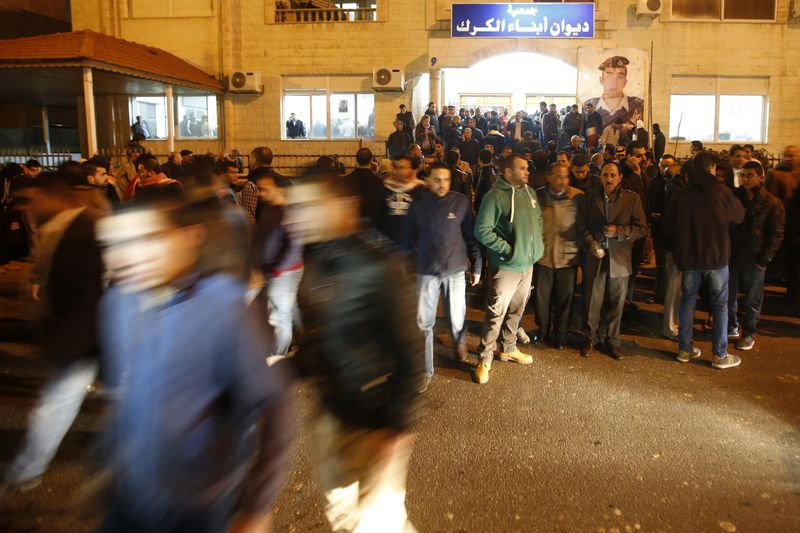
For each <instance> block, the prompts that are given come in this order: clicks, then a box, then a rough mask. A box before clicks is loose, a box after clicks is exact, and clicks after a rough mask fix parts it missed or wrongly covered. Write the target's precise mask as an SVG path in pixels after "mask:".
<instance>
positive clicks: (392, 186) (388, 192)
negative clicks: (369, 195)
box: [378, 178, 427, 244]
mask: <svg viewBox="0 0 800 533" xmlns="http://www.w3.org/2000/svg"><path fill="white" fill-rule="evenodd" d="M383 186H384V194H385V197H384V205H383V210H382V213H381V216H380V218H379V221H378V229H379V230H380V232H381V233H383V234H384V235H386V236H387V237H389V238H390V239H392V240H393V241H394V242H396V243H397V244H401V243H402V242H403V237H404V235H405V232H406V223H407V220H408V210H409V208H410V207H411V202H413V201H414V200H416V199H417V198H419V197H420V196H422V195H423V194H425V193H426V192H427V188H426V187H425V183H424V182H423V181H421V180H418V179H413V180H411V181H409V182H408V183H402V182H398V181H395V180H394V179H392V178H389V179H387V180H386V181H384V182H383Z"/></svg>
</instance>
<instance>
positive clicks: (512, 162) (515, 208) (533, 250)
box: [475, 154, 544, 383]
mask: <svg viewBox="0 0 800 533" xmlns="http://www.w3.org/2000/svg"><path fill="white" fill-rule="evenodd" d="M527 183H528V161H527V160H525V158H523V157H522V156H521V155H519V154H511V155H509V156H508V157H507V158H506V159H505V160H504V161H503V175H502V176H501V177H500V179H498V180H496V181H495V183H494V185H493V186H492V189H491V190H490V191H489V192H488V193H487V194H486V196H484V198H483V202H482V203H481V207H480V210H479V211H478V216H477V219H476V221H475V237H476V238H477V239H478V242H480V243H481V244H482V245H483V246H485V247H486V253H487V256H488V257H489V292H488V295H487V305H486V317H485V318H484V321H483V328H482V330H481V343H480V346H479V347H478V357H479V358H480V361H479V362H478V367H477V368H476V370H475V380H476V381H477V382H478V383H486V382H488V381H489V370H491V368H492V359H493V358H494V351H495V348H496V347H497V339H498V338H499V337H500V335H501V331H502V339H501V343H502V350H501V352H500V360H501V361H514V362H516V363H520V364H523V365H528V364H530V363H532V362H533V358H532V357H531V356H530V355H528V354H525V353H522V352H521V351H520V350H519V348H517V329H518V328H519V324H520V320H521V318H522V313H523V312H524V311H525V305H526V304H527V303H528V297H529V296H530V293H531V278H532V275H533V264H534V263H535V262H536V261H538V260H539V258H540V257H542V254H543V253H544V243H543V241H542V213H541V210H540V209H539V205H538V202H537V200H536V193H535V192H534V191H533V190H532V189H531V188H530V187H528V185H527Z"/></svg>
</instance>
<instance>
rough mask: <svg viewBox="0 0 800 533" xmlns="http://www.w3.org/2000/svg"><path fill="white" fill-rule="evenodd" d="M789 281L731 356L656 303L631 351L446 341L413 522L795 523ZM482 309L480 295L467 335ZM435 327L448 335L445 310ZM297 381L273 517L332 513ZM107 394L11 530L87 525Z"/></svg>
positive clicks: (415, 466)
mask: <svg viewBox="0 0 800 533" xmlns="http://www.w3.org/2000/svg"><path fill="white" fill-rule="evenodd" d="M4 276H8V274H5V275H4ZM5 280H6V281H5V282H4V278H2V277H0V309H2V310H3V312H2V315H3V316H4V317H5V318H6V320H0V340H2V341H4V342H0V434H2V438H0V461H3V462H4V463H5V462H7V461H8V460H10V458H11V457H12V456H13V453H14V450H15V449H16V447H17V446H18V445H19V443H20V441H21V439H22V436H23V435H24V425H25V417H26V413H27V410H28V409H29V407H30V405H31V404H32V402H33V401H34V399H35V397H36V394H37V391H38V389H39V388H40V386H41V384H42V383H43V379H44V377H45V372H44V369H43V366H42V364H41V362H40V361H39V360H38V359H37V357H36V354H35V351H34V350H33V349H32V347H31V343H30V341H29V340H28V339H27V338H25V337H24V336H20V335H19V333H18V332H19V326H20V324H19V323H16V322H13V321H9V320H8V318H9V317H10V316H11V315H13V314H14V312H16V311H15V310H14V308H13V306H14V305H18V303H15V302H18V300H19V299H18V293H17V292H15V291H16V290H17V289H15V288H13V287H12V284H11V283H9V282H8V278H5ZM642 296H644V293H643V294H642ZM779 297H780V294H779V291H778V290H776V289H772V288H771V289H770V292H769V295H768V298H767V303H766V307H765V316H764V317H763V319H762V322H761V329H762V331H761V334H760V335H759V337H758V340H757V342H756V347H755V349H754V350H753V351H751V352H741V353H740V355H742V359H743V363H742V365H741V367H739V368H736V369H731V370H725V371H718V370H715V369H713V368H711V366H710V364H709V354H710V343H709V338H708V336H707V335H705V334H703V333H701V332H700V328H699V324H700V322H699V321H698V324H697V330H696V331H697V335H696V338H697V339H698V341H699V342H698V343H697V344H698V346H699V347H700V348H701V349H702V350H703V352H704V355H703V357H702V358H701V359H699V360H697V361H693V362H692V363H690V364H686V365H682V364H679V363H677V362H676V361H675V360H674V358H673V354H674V351H675V348H676V347H675V344H674V343H672V342H671V341H668V340H666V339H660V338H658V336H657V333H658V331H659V329H658V324H659V322H660V318H661V315H660V313H661V308H660V306H657V305H643V306H642V309H641V310H640V311H639V312H637V313H635V314H634V315H631V318H630V319H629V320H628V321H627V325H626V328H625V330H624V332H625V335H624V343H623V345H624V347H625V348H626V350H627V351H628V352H630V353H631V354H635V355H634V356H632V357H628V358H626V359H624V360H622V361H614V360H612V359H610V358H608V357H606V356H604V355H601V354H598V355H595V356H593V357H592V358H589V359H583V358H580V357H579V356H578V353H577V351H576V350H574V349H571V350H564V351H561V352H557V351H555V350H553V349H548V348H544V347H540V346H538V345H534V346H531V347H523V351H527V352H529V353H532V354H533V356H534V364H532V365H530V366H524V367H523V366H519V365H515V364H513V363H502V362H499V361H497V362H495V365H494V367H493V370H492V373H491V380H490V382H489V383H488V384H487V385H484V386H479V385H477V384H475V383H473V382H472V380H471V373H470V370H471V368H470V367H461V366H459V365H457V364H455V363H453V362H452V361H451V360H450V359H449V354H450V350H449V349H448V348H445V347H444V346H441V345H439V346H438V347H437V352H438V353H437V355H438V360H437V371H436V376H435V377H434V380H433V382H432V384H431V386H430V388H429V389H428V392H426V394H425V398H426V402H427V408H426V413H425V416H424V417H423V418H422V419H421V421H420V423H419V424H418V426H417V428H416V429H417V431H416V433H417V441H416V446H415V448H414V453H413V456H412V459H411V465H410V471H409V478H408V494H407V505H408V508H409V512H410V518H411V520H412V521H413V523H414V525H415V526H416V528H417V529H418V530H419V531H422V532H444V531H447V532H462V531H463V532H495V531H496V532H512V531H520V532H534V531H570V532H571V531H592V532H609V533H610V532H615V531H619V532H623V531H687V532H697V531H711V532H714V531H725V532H731V531H741V532H749V531H769V532H792V531H800V401H799V400H800V327H798V326H800V320H798V319H793V318H786V317H784V316H781V314H780V313H781V312H782V311H783V308H782V306H781V304H780V299H779ZM476 298H477V297H476ZM481 316H482V314H481V312H480V311H479V310H477V309H475V308H474V306H472V307H471V308H470V311H469V319H470V331H471V334H470V337H469V345H470V348H471V349H474V348H475V346H476V345H477V336H476V334H477V332H478V330H479V327H480V318H481ZM526 326H528V327H531V326H532V322H531V318H530V316H529V315H528V316H526ZM440 327H441V324H440ZM440 333H441V339H442V340H443V341H444V342H447V340H446V337H445V328H444V327H441V331H440ZM448 344H449V343H448ZM732 349H733V348H732ZM475 363H476V359H475V357H474V356H473V357H471V359H470V365H474V364H475ZM294 394H295V396H296V398H297V400H298V406H299V408H298V413H299V416H300V417H301V419H302V421H301V425H302V427H303V428H304V429H302V430H301V432H300V434H299V436H298V438H297V441H296V444H295V450H294V458H293V461H292V468H291V472H290V473H289V474H288V477H287V480H286V484H285V487H284V489H283V492H282V493H281V495H280V497H279V500H278V502H277V505H276V508H275V526H276V528H275V529H276V531H297V532H306V531H328V530H329V528H328V526H327V523H326V522H325V518H324V516H323V514H322V496H321V495H320V493H319V490H318V483H317V477H316V474H315V471H314V467H313V457H314V450H313V443H312V440H311V435H310V432H309V431H308V425H309V424H308V423H307V422H308V421H309V420H310V419H311V417H312V416H313V414H312V413H313V408H314V405H315V403H314V397H313V392H312V391H311V390H309V389H308V388H307V387H305V386H303V385H298V386H297V387H296V388H295V392H294ZM104 406H105V403H104V402H103V401H102V400H100V399H96V398H91V399H90V400H89V401H88V402H87V403H86V405H85V406H84V409H83V412H82V413H81V415H80V416H79V418H78V420H77V422H76V424H75V426H74V427H73V428H72V430H71V431H70V433H69V435H68V436H67V438H66V440H65V442H64V444H63V445H62V447H61V450H60V451H59V454H58V456H57V457H56V459H55V461H54V463H53V464H52V466H51V468H50V470H49V471H48V473H47V474H46V476H45V478H44V483H43V484H42V486H41V487H39V488H38V489H36V490H34V491H31V492H28V493H25V494H21V495H17V496H15V497H13V498H12V499H10V500H9V501H7V502H5V503H4V504H0V531H8V532H23V531H25V532H28V531H31V532H32V531H48V532H50V531H68V532H81V531H91V530H92V527H93V526H94V525H95V524H96V517H97V512H93V513H92V512H89V514H88V515H87V516H80V514H79V512H78V509H77V506H76V504H75V496H76V494H77V489H78V487H79V486H80V485H81V484H83V483H84V482H85V481H86V480H87V479H89V475H88V474H87V473H86V467H87V464H88V463H87V460H86V454H87V449H88V448H90V447H91V443H92V441H93V439H94V438H95V437H96V436H97V435H98V431H99V428H100V424H101V422H100V419H101V415H102V412H103V409H104Z"/></svg>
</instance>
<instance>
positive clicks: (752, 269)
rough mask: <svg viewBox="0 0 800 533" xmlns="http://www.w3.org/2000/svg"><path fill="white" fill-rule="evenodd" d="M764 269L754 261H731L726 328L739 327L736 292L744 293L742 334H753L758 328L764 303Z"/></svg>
mask: <svg viewBox="0 0 800 533" xmlns="http://www.w3.org/2000/svg"><path fill="white" fill-rule="evenodd" d="M765 273H766V269H763V268H761V267H760V266H758V265H756V263H755V262H754V261H736V262H732V263H731V267H730V279H729V281H728V328H729V329H730V330H733V329H734V328H738V327H739V317H738V316H737V315H738V311H739V305H738V303H739V302H738V293H739V291H740V290H741V292H742V293H743V294H744V308H745V313H744V322H742V336H746V335H751V336H753V335H755V334H756V331H757V329H758V317H759V316H761V305H762V304H763V303H764V274H765Z"/></svg>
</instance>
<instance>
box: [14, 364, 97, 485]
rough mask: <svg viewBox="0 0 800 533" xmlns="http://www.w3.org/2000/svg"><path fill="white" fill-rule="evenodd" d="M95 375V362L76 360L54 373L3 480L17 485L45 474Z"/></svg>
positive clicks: (34, 409)
mask: <svg viewBox="0 0 800 533" xmlns="http://www.w3.org/2000/svg"><path fill="white" fill-rule="evenodd" d="M96 376H97V363H96V362H94V361H86V360H82V361H76V362H74V363H72V364H71V365H69V366H67V367H65V368H60V369H58V370H57V371H56V373H55V374H54V375H53V376H52V377H51V378H50V380H49V381H48V382H47V385H45V387H44V390H43V391H42V395H41V397H40V398H39V401H38V402H37V403H36V406H35V407H34V408H33V411H32V412H31V415H30V427H28V433H27V434H26V435H25V444H24V445H23V447H22V450H21V451H20V452H19V454H17V456H16V458H15V459H14V462H13V463H11V466H10V467H9V468H8V471H7V472H6V475H5V481H7V482H10V483H20V482H23V481H28V480H29V479H33V478H35V477H37V476H41V475H42V474H44V471H45V470H47V467H48V466H49V465H50V461H52V460H53V457H55V455H56V452H57V451H58V447H59V445H60V444H61V441H62V440H63V439H64V435H66V434H67V431H69V428H70V426H72V423H73V422H74V421H75V418H76V417H77V416H78V412H80V409H81V404H82V403H83V400H84V398H86V388H87V387H88V386H89V385H91V384H92V382H93V381H94V378H95V377H96Z"/></svg>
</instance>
